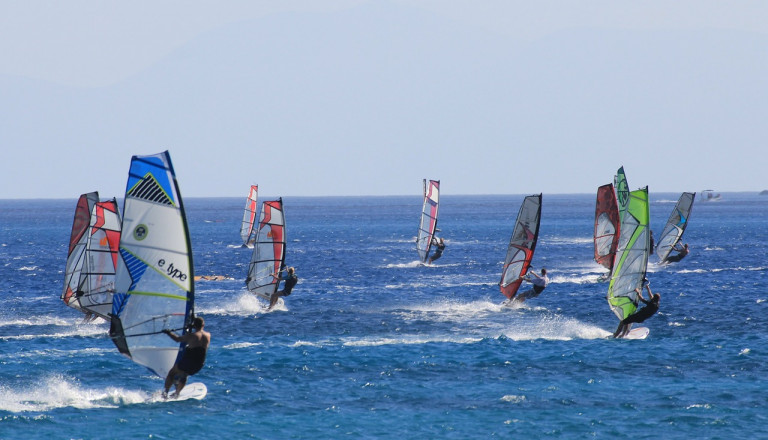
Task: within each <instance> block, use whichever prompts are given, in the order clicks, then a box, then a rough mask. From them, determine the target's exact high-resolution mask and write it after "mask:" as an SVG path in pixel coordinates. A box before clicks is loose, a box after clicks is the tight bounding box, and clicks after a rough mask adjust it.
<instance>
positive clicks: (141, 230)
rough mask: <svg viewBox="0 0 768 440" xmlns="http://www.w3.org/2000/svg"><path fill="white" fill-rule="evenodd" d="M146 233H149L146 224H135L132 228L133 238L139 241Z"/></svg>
mask: <svg viewBox="0 0 768 440" xmlns="http://www.w3.org/2000/svg"><path fill="white" fill-rule="evenodd" d="M147 234H149V229H148V228H147V225H145V224H141V225H138V226H136V228H135V229H134V230H133V239H134V240H136V241H141V240H144V239H145V238H147Z"/></svg>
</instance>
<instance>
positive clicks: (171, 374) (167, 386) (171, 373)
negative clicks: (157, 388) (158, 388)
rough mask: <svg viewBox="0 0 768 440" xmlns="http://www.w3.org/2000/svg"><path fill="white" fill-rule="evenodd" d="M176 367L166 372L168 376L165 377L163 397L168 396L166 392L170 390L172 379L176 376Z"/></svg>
mask: <svg viewBox="0 0 768 440" xmlns="http://www.w3.org/2000/svg"><path fill="white" fill-rule="evenodd" d="M176 374H177V371H176V365H174V366H173V367H172V368H171V371H169V372H168V375H167V376H165V389H164V390H163V397H167V396H168V390H170V389H171V384H173V378H174V377H175V376H176Z"/></svg>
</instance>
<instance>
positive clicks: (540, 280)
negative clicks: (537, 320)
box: [515, 268, 549, 302]
mask: <svg viewBox="0 0 768 440" xmlns="http://www.w3.org/2000/svg"><path fill="white" fill-rule="evenodd" d="M531 275H533V276H534V278H531ZM519 279H521V280H524V281H528V282H529V283H531V284H533V287H532V288H531V289H528V290H526V291H525V292H523V293H520V294H518V295H517V296H516V297H515V301H520V302H523V301H525V300H526V299H529V298H535V297H537V296H539V295H540V294H541V292H543V291H544V289H546V287H547V284H549V277H548V276H547V269H544V268H542V269H541V275H539V274H537V273H536V272H534V271H530V272H528V274H527V275H525V276H521V277H520V278H519Z"/></svg>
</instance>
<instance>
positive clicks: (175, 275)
mask: <svg viewBox="0 0 768 440" xmlns="http://www.w3.org/2000/svg"><path fill="white" fill-rule="evenodd" d="M157 265H158V267H161V268H163V269H165V273H166V274H168V276H169V277H171V279H177V280H179V281H181V282H184V281H186V280H187V274H185V273H184V272H182V271H180V270H179V269H178V268H176V267H174V266H173V263H170V264H168V267H165V260H163V259H162V258H161V259H160V260H158V261H157Z"/></svg>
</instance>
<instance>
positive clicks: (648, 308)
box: [613, 284, 661, 338]
mask: <svg viewBox="0 0 768 440" xmlns="http://www.w3.org/2000/svg"><path fill="white" fill-rule="evenodd" d="M645 288H646V290H648V299H649V301H646V300H645V298H643V290H642V288H640V287H638V288H636V289H635V292H637V295H638V296H637V297H638V299H640V301H642V302H644V303H645V307H643V308H642V309H640V310H637V311H636V312H635V313H633V314H631V315H629V316H627V317H626V318H624V319H622V320H621V322H620V323H619V328H617V329H616V332H615V333H614V334H613V337H614V338H623V337H624V336H626V335H627V333H629V330H630V329H631V328H632V324H634V323H636V322H637V323H640V322H643V321H645V320H646V319H648V318H650V317H651V316H653V315H655V314H656V312H658V311H659V301H661V295H659V294H658V293H651V286H650V285H648V284H646V285H645Z"/></svg>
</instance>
